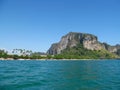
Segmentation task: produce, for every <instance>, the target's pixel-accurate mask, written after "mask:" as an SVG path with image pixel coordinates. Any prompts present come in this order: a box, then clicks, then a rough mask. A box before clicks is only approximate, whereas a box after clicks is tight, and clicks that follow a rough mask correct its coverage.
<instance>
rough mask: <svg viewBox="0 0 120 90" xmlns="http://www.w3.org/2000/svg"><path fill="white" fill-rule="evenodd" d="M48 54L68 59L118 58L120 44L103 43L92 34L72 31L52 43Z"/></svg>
mask: <svg viewBox="0 0 120 90" xmlns="http://www.w3.org/2000/svg"><path fill="white" fill-rule="evenodd" d="M47 54H50V55H54V56H55V58H67V59H72V58H74V59H77V58H78V59H92V58H96V59H99V58H117V57H118V56H120V45H115V46H111V45H109V44H107V43H101V42H100V41H98V39H97V36H95V35H92V34H86V33H78V32H70V33H68V34H67V35H65V36H63V37H62V38H61V40H60V42H58V43H54V44H52V45H51V47H50V49H49V50H48V51H47Z"/></svg>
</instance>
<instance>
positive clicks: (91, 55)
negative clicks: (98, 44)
mask: <svg viewBox="0 0 120 90" xmlns="http://www.w3.org/2000/svg"><path fill="white" fill-rule="evenodd" d="M116 57H117V56H116V55H114V54H113V53H110V52H108V51H107V50H88V49H85V48H84V47H83V45H82V44H78V45H77V46H74V47H72V48H69V47H67V48H66V49H64V50H63V51H62V52H61V54H57V55H55V56H54V58H55V59H104V58H107V59H111V58H116Z"/></svg>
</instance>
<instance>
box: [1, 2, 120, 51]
mask: <svg viewBox="0 0 120 90" xmlns="http://www.w3.org/2000/svg"><path fill="white" fill-rule="evenodd" d="M69 32H82V33H90V34H94V35H96V36H98V39H99V41H101V42H107V43H108V44H111V45H115V44H120V0H0V48H5V49H9V50H10V49H14V48H21V49H28V50H33V51H41V52H46V51H47V50H48V49H49V48H50V46H51V44H52V43H55V42H59V41H60V38H61V37H62V36H63V35H65V34H67V33H69Z"/></svg>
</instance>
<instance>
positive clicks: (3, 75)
mask: <svg viewBox="0 0 120 90" xmlns="http://www.w3.org/2000/svg"><path fill="white" fill-rule="evenodd" d="M0 90H120V60H97V61H95V60H92V61H49V60H47V61H37V60H34V61H17V60H15V61H0Z"/></svg>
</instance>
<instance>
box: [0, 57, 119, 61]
mask: <svg viewBox="0 0 120 90" xmlns="http://www.w3.org/2000/svg"><path fill="white" fill-rule="evenodd" d="M113 59H115V60H120V58H111V59H108V58H104V59H13V58H6V59H5V58H0V60H2V61H5V60H9V61H12V60H19V61H25V60H26V61H29V60H38V61H71V60H72V61H77V60H78V61H80V60H113Z"/></svg>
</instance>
